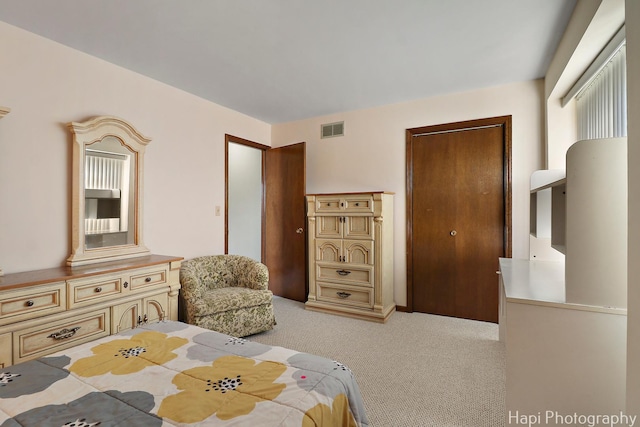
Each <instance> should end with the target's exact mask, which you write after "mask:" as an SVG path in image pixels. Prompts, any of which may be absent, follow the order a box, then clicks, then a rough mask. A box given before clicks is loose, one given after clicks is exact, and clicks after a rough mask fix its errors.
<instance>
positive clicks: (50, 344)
mask: <svg viewBox="0 0 640 427" xmlns="http://www.w3.org/2000/svg"><path fill="white" fill-rule="evenodd" d="M109 314H110V309H108V308H105V309H102V310H96V311H93V312H91V313H88V314H84V315H78V316H73V317H70V318H67V319H64V320H60V321H57V322H53V323H46V324H43V325H38V326H33V327H30V328H25V329H21V330H17V331H15V332H14V333H13V363H14V364H15V363H18V362H23V361H26V360H30V359H35V358H37V357H40V356H42V355H45V354H50V353H52V352H55V351H58V350H62V349H65V348H68V347H72V346H74V345H77V344H80V343H83V342H86V341H91V340H94V339H97V338H100V337H103V336H107V335H109V333H110V329H109V328H110V315H109Z"/></svg>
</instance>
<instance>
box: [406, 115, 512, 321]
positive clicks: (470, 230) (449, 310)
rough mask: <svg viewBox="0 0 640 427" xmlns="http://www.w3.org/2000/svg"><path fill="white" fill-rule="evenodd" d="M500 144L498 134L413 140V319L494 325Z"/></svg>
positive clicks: (471, 132) (487, 131) (501, 248)
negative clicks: (436, 318) (449, 319)
mask: <svg viewBox="0 0 640 427" xmlns="http://www.w3.org/2000/svg"><path fill="white" fill-rule="evenodd" d="M504 142H505V138H504V129H503V127H501V126H490V127H476V128H470V129H468V130H461V131H454V132H436V133H427V134H424V135H422V136H415V137H413V138H412V152H411V158H412V163H413V166H412V183H411V188H412V189H411V192H412V194H411V199H412V206H413V208H412V212H411V215H412V217H411V223H412V236H411V240H412V253H411V254H410V256H411V257H412V259H411V266H412V278H411V283H412V288H413V292H412V301H413V310H414V311H419V312H425V313H432V314H440V315H446V316H454V317H462V318H467V319H475V320H483V321H491V322H497V321H498V278H497V276H496V271H497V270H498V258H499V257H504V256H505V253H506V251H505V232H506V230H507V228H506V227H505V217H506V215H505V189H506V185H505V176H506V174H505V144H504Z"/></svg>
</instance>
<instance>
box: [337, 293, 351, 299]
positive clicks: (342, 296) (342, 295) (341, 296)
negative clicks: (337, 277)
mask: <svg viewBox="0 0 640 427" xmlns="http://www.w3.org/2000/svg"><path fill="white" fill-rule="evenodd" d="M336 294H338V296H339V297H340V298H349V297H350V296H351V294H350V293H349V292H336Z"/></svg>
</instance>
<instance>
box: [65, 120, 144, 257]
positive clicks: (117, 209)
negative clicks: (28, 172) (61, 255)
mask: <svg viewBox="0 0 640 427" xmlns="http://www.w3.org/2000/svg"><path fill="white" fill-rule="evenodd" d="M68 127H69V129H70V130H71V133H72V135H73V174H72V209H71V217H72V218H71V221H72V222H71V249H72V252H71V255H70V256H69V258H68V259H67V264H68V265H70V266H77V265H84V264H90V263H94V262H102V261H109V260H118V259H125V258H131V257H136V256H142V255H148V254H149V250H148V249H147V248H146V247H145V246H144V243H143V240H142V189H143V186H142V181H143V164H144V150H145V147H146V145H147V144H148V143H149V142H150V141H151V140H150V139H149V138H147V137H145V136H143V135H142V134H140V133H139V132H138V131H137V130H136V129H135V128H134V127H133V126H132V125H131V124H130V123H128V122H126V121H124V120H122V119H119V118H117V117H111V116H100V117H95V118H93V119H90V120H88V121H86V122H73V123H70V124H69V125H68Z"/></svg>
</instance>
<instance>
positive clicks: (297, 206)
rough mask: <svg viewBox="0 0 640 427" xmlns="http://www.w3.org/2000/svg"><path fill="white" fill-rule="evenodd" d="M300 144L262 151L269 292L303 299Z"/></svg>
mask: <svg viewBox="0 0 640 427" xmlns="http://www.w3.org/2000/svg"><path fill="white" fill-rule="evenodd" d="M305 152H306V145H305V143H304V142H301V143H298V144H293V145H287V146H284V147H278V148H272V149H269V150H267V152H266V163H265V183H266V188H265V199H266V203H265V205H266V208H265V213H266V218H265V233H266V250H265V264H266V265H267V267H269V289H271V291H272V292H273V293H274V294H275V295H278V296H281V297H284V298H288V299H292V300H295V301H301V302H305V301H306V300H307V294H308V288H307V286H308V285H307V270H306V268H307V257H306V253H307V227H306V224H307V217H306V209H305V207H306V205H305V193H306V172H305Z"/></svg>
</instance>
